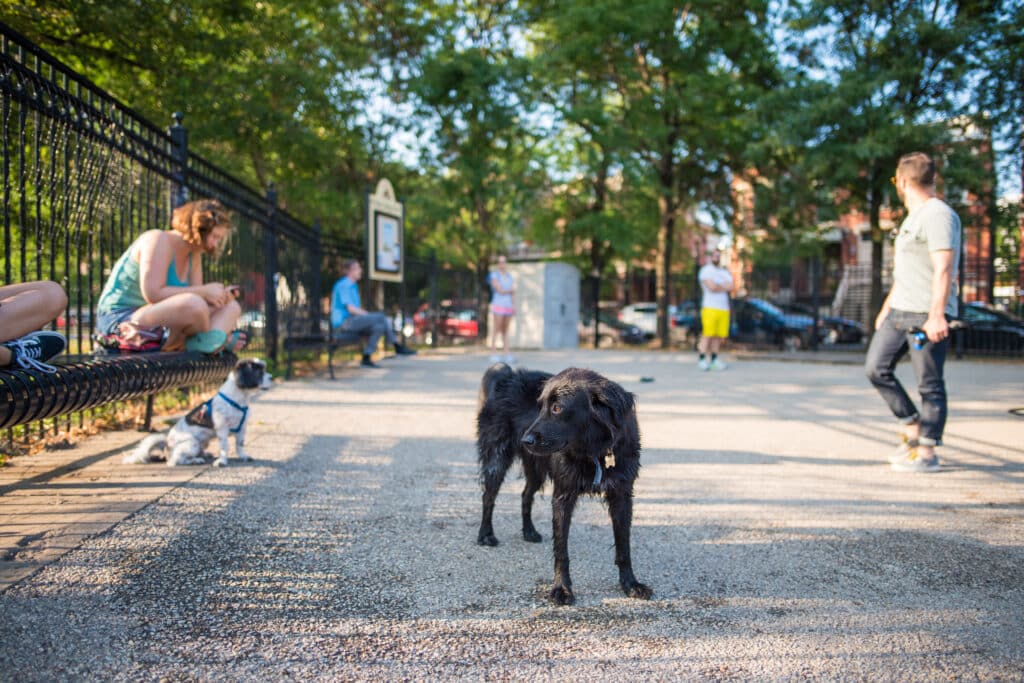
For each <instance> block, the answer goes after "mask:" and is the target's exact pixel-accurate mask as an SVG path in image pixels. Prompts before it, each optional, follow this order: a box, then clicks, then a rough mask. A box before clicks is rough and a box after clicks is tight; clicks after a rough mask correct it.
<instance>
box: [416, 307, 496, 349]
mask: <svg viewBox="0 0 1024 683" xmlns="http://www.w3.org/2000/svg"><path fill="white" fill-rule="evenodd" d="M412 322H413V334H414V335H415V337H416V338H417V339H421V340H423V343H424V344H430V343H432V341H433V339H432V337H433V329H432V325H431V322H432V321H431V311H430V309H429V307H427V306H426V304H424V305H423V306H420V308H419V310H417V311H416V312H415V313H414V314H413V316H412ZM479 332H480V325H479V323H478V322H477V315H476V310H475V309H473V308H468V307H447V306H442V307H441V313H440V316H438V321H437V333H438V336H439V337H440V338H441V339H450V340H452V341H455V342H458V341H472V340H475V339H476V338H477V335H478V334H479Z"/></svg>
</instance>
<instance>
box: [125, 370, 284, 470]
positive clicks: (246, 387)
mask: <svg viewBox="0 0 1024 683" xmlns="http://www.w3.org/2000/svg"><path fill="white" fill-rule="evenodd" d="M270 386H271V376H270V373H268V372H267V364H266V363H264V362H263V361H261V360H253V359H246V360H240V361H238V364H237V365H236V366H235V369H234V370H232V371H231V374H230V375H228V379H227V381H226V382H224V384H222V385H221V387H220V389H219V390H218V391H217V395H216V396H214V397H213V398H211V399H210V400H209V401H206V402H205V403H202V404H200V405H198V406H196V407H195V408H193V409H192V410H191V411H190V412H189V413H188V415H186V416H185V417H183V418H181V419H180V420H178V422H177V424H175V425H174V426H173V427H172V428H171V430H170V431H169V432H167V433H166V434H153V435H151V436H147V437H146V438H145V439H143V440H142V442H141V443H140V444H139V445H138V446H136V447H135V450H134V451H132V453H131V454H130V455H127V456H125V458H124V462H125V463H134V464H141V463H147V462H153V461H154V460H167V464H168V465H205V464H206V460H205V459H204V457H203V456H204V451H205V450H206V447H207V446H208V445H209V444H210V442H211V441H212V440H213V437H217V440H218V441H219V442H220V453H219V455H218V457H217V459H216V460H214V463H213V464H214V465H216V466H218V467H224V466H225V465H227V464H228V435H229V434H234V435H235V454H236V455H237V456H238V459H239V460H252V458H250V457H249V456H248V455H247V454H246V453H245V451H244V450H243V447H244V445H245V426H246V418H247V417H248V415H249V398H250V397H251V396H252V395H253V394H256V393H259V392H260V391H261V390H265V389H269V388H270Z"/></svg>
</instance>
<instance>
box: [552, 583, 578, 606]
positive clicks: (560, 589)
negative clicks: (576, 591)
mask: <svg viewBox="0 0 1024 683" xmlns="http://www.w3.org/2000/svg"><path fill="white" fill-rule="evenodd" d="M548 598H549V599H550V600H551V602H553V603H555V604H556V605H571V604H573V603H574V602H576V596H575V595H573V594H572V590H571V589H569V588H566V587H565V586H555V587H554V588H552V589H551V593H549V594H548Z"/></svg>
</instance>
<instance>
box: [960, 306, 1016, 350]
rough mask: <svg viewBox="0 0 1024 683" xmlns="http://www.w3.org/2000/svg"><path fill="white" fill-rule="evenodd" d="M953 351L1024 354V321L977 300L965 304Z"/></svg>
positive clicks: (961, 312)
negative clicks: (955, 349)
mask: <svg viewBox="0 0 1024 683" xmlns="http://www.w3.org/2000/svg"><path fill="white" fill-rule="evenodd" d="M960 321H961V323H962V325H961V326H960V327H959V328H958V329H954V332H953V334H954V338H953V344H954V348H962V349H964V350H966V351H985V352H991V353H1011V354H1019V353H1024V320H1021V319H1020V318H1018V317H1016V316H1014V315H1010V314H1009V313H1006V312H1004V311H1000V310H998V309H996V308H993V307H992V306H990V305H988V304H985V303H982V302H980V301H972V302H971V303H968V304H964V306H963V310H961V311H960Z"/></svg>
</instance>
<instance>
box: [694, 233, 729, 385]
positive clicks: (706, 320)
mask: <svg viewBox="0 0 1024 683" xmlns="http://www.w3.org/2000/svg"><path fill="white" fill-rule="evenodd" d="M710 258H711V261H710V262H709V263H705V264H704V267H703V268H701V269H700V272H699V273H698V274H697V279H699V280H700V287H701V290H702V291H703V296H702V298H701V305H700V325H701V335H700V342H699V343H698V344H697V350H698V351H699V352H700V359H699V360H698V361H697V367H699V368H700V369H701V370H725V367H726V366H725V363H723V362H722V361H721V360H719V359H718V352H719V351H720V350H721V348H722V342H723V341H724V340H725V339H728V337H729V292H731V291H732V288H733V281H732V275H730V274H729V271H728V270H726V269H725V268H723V267H722V266H721V262H722V252H721V251H719V250H717V249H716V250H715V251H713V252H711V254H710ZM709 353H710V354H711V358H710V359H708V357H707V356H708V354H709Z"/></svg>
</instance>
